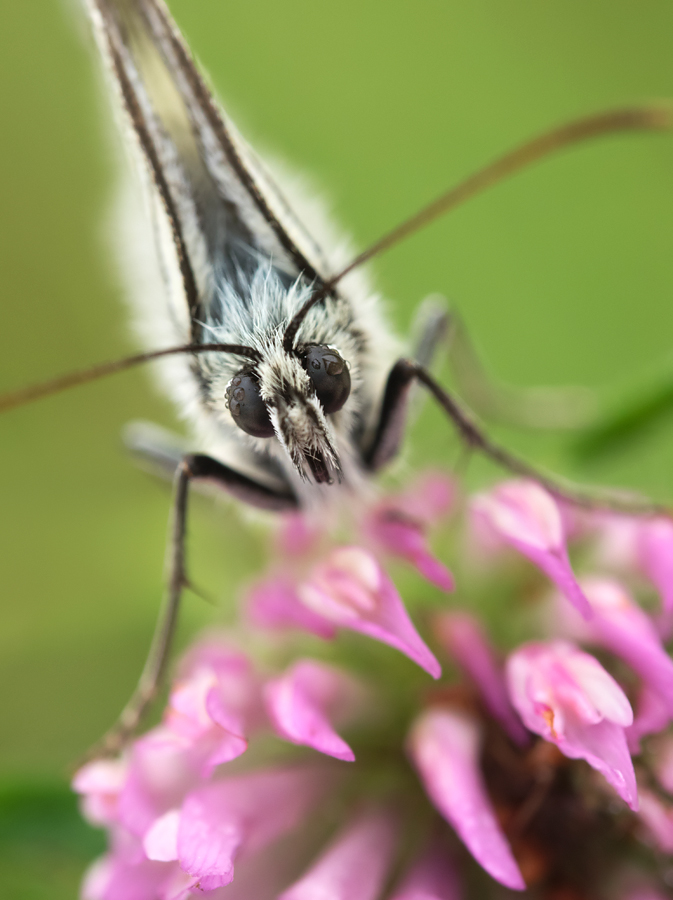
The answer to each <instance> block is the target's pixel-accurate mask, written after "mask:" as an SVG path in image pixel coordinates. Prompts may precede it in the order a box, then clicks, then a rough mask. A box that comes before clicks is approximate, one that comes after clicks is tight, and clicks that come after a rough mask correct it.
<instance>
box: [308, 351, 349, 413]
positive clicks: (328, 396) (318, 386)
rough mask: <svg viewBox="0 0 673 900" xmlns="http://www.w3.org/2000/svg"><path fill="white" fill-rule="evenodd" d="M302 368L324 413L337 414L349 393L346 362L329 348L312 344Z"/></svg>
mask: <svg viewBox="0 0 673 900" xmlns="http://www.w3.org/2000/svg"><path fill="white" fill-rule="evenodd" d="M304 368H305V369H306V371H307V372H308V376H309V378H310V379H311V381H312V382H313V387H314V388H315V392H316V395H317V397H318V400H320V403H321V405H322V408H323V409H324V410H325V412H326V413H335V412H338V411H339V410H340V409H341V407H342V406H343V405H344V403H345V402H346V400H348V395H349V394H350V392H351V375H350V372H349V371H348V364H347V363H346V360H345V359H342V358H341V356H339V354H338V353H337V351H336V350H332V348H331V347H326V346H324V344H312V345H310V346H309V347H308V348H307V349H306V352H305V355H304Z"/></svg>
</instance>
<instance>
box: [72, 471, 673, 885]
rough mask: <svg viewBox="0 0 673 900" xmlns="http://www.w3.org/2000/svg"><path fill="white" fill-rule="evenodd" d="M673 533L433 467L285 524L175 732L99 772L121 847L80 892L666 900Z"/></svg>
mask: <svg viewBox="0 0 673 900" xmlns="http://www.w3.org/2000/svg"><path fill="white" fill-rule="evenodd" d="M432 529H436V530H437V534H436V535H435V536H433V541H432V547H434V548H435V549H437V551H438V552H437V555H435V553H434V552H433V550H432V549H431V544H430V540H429V534H430V531H431V530H432ZM610 535H612V536H613V539H614V541H615V546H617V545H618V546H619V547H620V548H621V552H620V553H618V554H616V556H618V557H619V558H618V559H616V558H615V555H613V557H612V558H611V557H610V553H609V552H608V551H609V549H610V548H609V542H610V539H611V538H610ZM672 536H673V523H671V522H669V521H668V520H666V519H664V518H662V517H660V518H659V519H656V520H638V519H627V518H626V517H623V516H616V515H608V514H605V513H594V512H589V513H587V512H580V511H577V510H573V509H572V508H568V507H566V506H565V505H564V506H562V505H561V504H560V503H559V502H558V501H557V500H556V499H555V498H554V497H552V496H551V495H550V494H549V493H547V492H546V491H545V490H544V489H543V488H542V487H540V486H539V485H538V484H536V483H533V482H530V481H525V480H519V481H508V482H505V483H503V484H500V485H496V487H495V488H494V489H493V490H491V491H489V492H483V493H481V494H478V495H477V496H475V497H473V498H471V499H469V498H468V499H467V501H463V500H462V499H461V497H460V492H459V490H458V487H457V485H456V484H455V483H454V482H453V481H451V480H450V479H448V478H445V477H443V476H442V475H439V474H437V473H431V474H429V475H427V476H426V477H425V478H423V479H422V480H421V481H419V482H418V483H417V484H416V485H412V486H411V487H410V488H409V489H407V490H405V491H403V492H401V493H399V494H396V495H390V496H387V497H384V498H383V499H380V500H375V501H368V500H362V499H361V500H360V501H359V502H358V503H353V504H352V506H351V507H350V508H348V509H344V510H341V511H340V512H339V514H338V515H336V514H335V516H334V517H333V518H332V520H331V521H330V526H329V528H328V527H325V526H324V525H323V524H321V523H318V522H316V521H315V520H313V519H312V518H311V517H310V516H309V515H308V514H306V515H296V514H293V515H290V516H287V517H286V518H285V519H284V520H283V521H282V523H281V526H280V528H279V530H278V532H277V534H276V535H275V541H274V546H275V549H274V550H273V551H272V553H271V559H270V562H269V567H268V571H267V572H266V573H264V574H263V575H262V576H261V577H260V578H259V579H258V580H257V581H256V582H255V583H254V584H252V585H249V586H248V587H247V589H246V590H245V596H244V605H243V610H242V615H241V624H240V626H239V627H238V628H237V629H236V630H235V631H232V632H229V633H227V634H224V635H217V634H214V635H210V636H207V637H205V638H203V639H202V640H200V641H198V642H197V643H196V644H195V645H194V646H193V647H192V648H191V650H190V651H189V652H188V653H187V655H186V656H185V658H184V660H183V661H182V663H181V664H180V665H179V666H178V669H177V672H176V676H175V680H174V683H173V685H172V689H171V691H170V695H169V699H168V702H167V706H166V709H165V711H164V714H163V718H162V721H161V723H160V724H159V725H157V726H156V727H154V728H153V729H151V730H150V731H149V732H147V733H146V734H144V735H142V736H140V737H139V738H137V739H136V740H135V741H134V742H133V743H132V744H131V745H130V746H128V747H127V748H126V749H125V750H124V752H123V753H122V754H121V755H120V756H119V757H118V758H116V759H107V760H95V761H93V762H91V763H89V764H87V765H86V766H84V767H83V768H82V769H81V770H80V771H79V772H78V773H77V775H76V777H75V780H74V789H75V790H76V791H77V792H78V793H79V794H81V796H82V812H83V814H84V815H85V816H86V818H87V819H88V820H89V821H90V822H91V823H92V824H94V825H96V826H98V827H103V828H105V829H106V830H107V833H108V838H109V850H108V853H107V854H106V855H105V856H104V857H103V858H102V859H101V860H99V861H97V862H96V863H95V864H94V865H93V866H92V867H91V869H90V870H89V873H88V874H87V876H86V878H85V882H84V885H83V888H82V897H83V898H84V900H183V898H189V897H204V898H212V900H469V898H490V897H493V898H498V897H501V896H502V897H504V896H507V895H509V894H508V891H518V892H523V895H524V896H531V897H536V898H537V897H539V898H549V900H566V898H568V900H582V898H590V897H591V898H594V897H598V898H601V900H603V898H604V900H646V898H647V900H657V898H658V900H661V898H662V897H664V896H666V884H667V880H668V878H669V872H670V870H669V868H668V867H667V864H666V855H667V854H670V853H672V852H673V733H670V732H668V730H667V729H668V727H669V724H670V722H671V720H672V719H673V662H672V661H671V659H670V657H669V656H668V653H667V651H666V646H665V640H666V635H667V630H666V627H665V626H666V622H665V621H664V619H662V615H661V613H657V614H655V615H654V616H652V615H650V614H649V613H648V612H647V611H646V608H645V607H644V606H641V605H640V603H639V602H638V597H639V596H642V597H643V598H645V599H647V584H648V583H649V584H651V585H652V586H653V587H654V588H655V590H657V591H658V592H659V593H660V596H661V611H662V612H663V613H666V612H667V611H670V609H671V600H670V598H671V596H673V594H672V593H671V591H672V590H673V581H672V580H671V575H670V573H671V572H673V564H671V559H672V558H673V557H672V556H671V555H670V554H669V543H671V541H672V540H673V538H672ZM466 542H467V543H468V544H470V543H471V545H472V546H471V549H470V548H468V550H469V552H468V551H467V550H466ZM575 545H576V546H577V548H578V550H579V551H581V554H580V556H578V557H577V558H578V559H579V558H581V559H583V560H584V563H583V565H578V564H577V562H575V563H571V556H572V557H573V558H574V553H575ZM625 547H626V548H627V549H628V548H630V549H629V552H628V553H625V552H624V548H625ZM613 549H614V548H613ZM671 549H673V543H672V544H671ZM515 555H518V556H519V557H520V564H519V565H517V566H512V565H509V564H508V561H507V557H508V556H515ZM470 560H471V562H470ZM475 560H476V561H477V567H478V568H479V570H480V572H479V573H478V576H479V577H475V573H474V567H475ZM447 561H450V564H451V570H449V568H448V567H447ZM453 572H455V573H456V574H455V576H454V574H452V573H453ZM616 573H618V574H619V576H620V578H621V579H622V580H619V581H618V580H616ZM419 576H420V577H419ZM396 582H397V583H398V584H400V585H402V586H403V587H402V588H401V589H400V588H398V587H397V586H396ZM549 582H551V587H550V584H549ZM454 588H455V589H456V594H455V595H453V594H451V593H450V592H452V591H453V590H454ZM442 665H443V666H444V669H445V671H444V673H442Z"/></svg>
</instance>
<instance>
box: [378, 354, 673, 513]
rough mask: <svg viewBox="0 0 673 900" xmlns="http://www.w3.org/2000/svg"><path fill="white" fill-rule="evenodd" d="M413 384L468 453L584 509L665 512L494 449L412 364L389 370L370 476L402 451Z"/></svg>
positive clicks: (424, 372)
mask: <svg viewBox="0 0 673 900" xmlns="http://www.w3.org/2000/svg"><path fill="white" fill-rule="evenodd" d="M414 381H418V382H419V383H420V384H422V385H423V386H424V387H425V388H426V389H427V390H428V391H429V393H430V394H431V396H432V397H434V399H435V400H436V401H437V403H438V404H439V405H440V406H441V407H442V409H443V410H444V412H445V413H446V415H447V416H448V418H449V419H450V420H451V422H452V424H453V426H454V427H455V429H456V430H457V432H458V434H459V436H460V438H461V440H462V442H463V444H464V446H465V447H466V448H468V449H469V450H475V451H477V452H479V453H481V454H482V455H484V456H486V457H488V458H489V459H490V460H491V461H492V462H494V463H495V464H496V465H498V466H499V467H500V468H502V469H505V470H506V471H507V472H509V473H510V474H512V475H516V476H518V477H520V478H530V479H532V480H534V481H537V483H538V484H540V485H541V486H542V487H544V488H546V489H547V490H548V491H549V493H550V494H552V495H553V496H555V497H557V498H558V499H561V500H564V501H567V502H569V503H573V504H575V505H576V506H580V507H584V508H589V509H611V510H618V511H624V512H628V513H630V514H634V515H652V514H656V513H657V512H661V511H663V509H664V508H663V507H662V506H660V505H658V504H653V503H651V502H649V501H647V500H645V499H644V498H641V497H638V496H637V495H625V494H624V493H623V492H614V491H599V492H596V491H593V492H589V491H587V490H584V489H582V488H581V487H577V486H575V485H572V484H570V483H568V482H564V481H563V480H561V479H558V478H554V477H552V476H550V475H547V474H546V473H544V472H541V471H540V470H538V469H536V468H535V466H532V465H530V463H528V462H526V461H525V460H523V459H521V458H519V457H518V456H516V455H515V454H513V453H510V452H509V451H508V450H506V449H505V448H504V447H501V446H500V445H499V444H496V443H494V442H493V441H492V440H491V439H490V437H489V436H488V434H487V433H486V432H485V431H483V430H482V428H481V426H480V425H479V424H478V423H477V421H476V419H475V418H474V417H473V416H472V414H471V413H470V411H469V410H468V409H467V408H466V407H465V406H463V404H462V403H461V402H460V401H459V400H458V399H456V398H455V397H453V396H452V395H451V394H450V393H449V392H448V391H446V390H444V388H443V387H442V386H441V385H440V384H439V382H438V381H437V380H436V379H435V378H434V377H433V376H432V375H431V374H430V372H428V370H427V369H426V368H425V367H424V366H422V365H420V363H418V362H416V361H415V360H413V359H400V360H398V361H397V362H396V363H395V365H394V366H393V368H392V369H391V370H390V374H389V376H388V381H387V384H386V388H385V391H384V394H383V401H382V404H381V412H380V415H379V421H378V425H377V428H376V433H375V435H374V439H373V440H372V442H371V444H370V446H369V447H368V448H367V449H366V451H365V452H364V453H363V462H364V464H365V466H366V467H367V468H368V469H369V470H370V471H377V470H378V469H380V468H381V467H382V466H384V465H386V463H388V462H390V461H391V460H392V459H393V458H394V457H395V456H396V454H397V452H398V450H399V447H400V444H401V443H402V439H403V437H404V428H405V424H406V414H407V406H408V401H409V393H410V391H411V388H412V387H413V384H414Z"/></svg>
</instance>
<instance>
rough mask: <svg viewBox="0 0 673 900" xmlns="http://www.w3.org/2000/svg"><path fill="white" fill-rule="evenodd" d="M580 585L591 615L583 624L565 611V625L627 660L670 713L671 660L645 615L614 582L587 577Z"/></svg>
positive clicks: (672, 709) (672, 702)
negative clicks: (591, 609)
mask: <svg viewBox="0 0 673 900" xmlns="http://www.w3.org/2000/svg"><path fill="white" fill-rule="evenodd" d="M582 585H583V588H584V592H585V594H586V596H587V597H588V598H589V600H590V602H591V605H592V608H593V609H594V612H595V616H594V617H593V618H592V620H591V621H590V622H588V623H583V622H579V621H578V620H577V619H573V618H572V613H571V612H570V611H568V614H567V615H566V616H565V617H564V624H565V627H566V628H567V629H568V630H569V631H570V633H572V634H575V635H577V637H579V638H580V639H584V640H588V641H591V642H593V643H596V644H599V645H600V646H602V647H605V648H606V649H607V650H610V651H611V652H612V653H614V654H615V656H619V657H620V658H621V659H623V660H624V662H626V663H628V665H630V666H631V668H632V669H633V670H634V671H635V672H637V673H638V674H639V675H640V677H641V678H642V679H643V681H644V682H645V683H646V684H648V685H649V687H650V688H651V689H652V690H653V691H655V692H656V693H657V694H659V696H660V697H661V698H662V699H663V700H664V702H665V703H666V705H667V707H668V710H669V713H670V714H671V715H673V660H671V658H670V656H669V655H668V653H667V652H666V650H665V649H664V647H663V646H662V643H661V638H660V637H659V634H658V633H657V630H656V629H655V627H654V625H653V624H652V622H651V621H650V619H649V618H648V616H647V614H646V613H645V612H644V611H643V610H642V609H641V608H640V607H639V606H638V604H637V603H636V602H635V601H634V600H633V599H632V598H631V597H630V596H629V594H628V593H627V592H626V591H625V590H624V588H623V587H622V586H621V585H620V584H619V583H618V582H616V581H613V580H611V579H607V578H587V579H584V580H583V582H582Z"/></svg>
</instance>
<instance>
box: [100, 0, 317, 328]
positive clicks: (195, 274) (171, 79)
mask: <svg viewBox="0 0 673 900" xmlns="http://www.w3.org/2000/svg"><path fill="white" fill-rule="evenodd" d="M88 3H89V7H90V10H91V14H92V18H93V21H94V24H95V28H96V32H97V38H98V41H99V43H100V45H101V49H102V51H103V54H104V56H105V57H106V58H107V61H108V64H109V68H110V71H111V73H112V75H113V79H114V82H115V84H116V86H117V88H118V91H119V93H120V95H121V99H122V101H123V105H124V107H125V109H126V112H127V113H128V118H129V120H130V123H131V125H132V129H133V131H134V133H135V135H136V137H137V141H138V143H139V145H140V148H141V150H142V154H143V156H144V159H145V161H146V163H147V166H148V169H149V174H150V176H151V179H152V182H153V184H154V187H155V189H156V192H157V193H158V195H159V198H160V201H161V204H162V206H163V209H164V211H165V214H166V219H167V222H168V226H169V229H170V234H171V238H172V242H173V245H174V248H175V254H176V259H177V264H178V267H179V272H180V279H181V282H182V289H183V291H184V297H185V300H186V303H187V307H188V310H189V321H190V323H191V334H190V336H189V337H190V339H191V340H192V341H194V342H199V341H201V340H207V338H203V337H202V334H201V328H202V323H203V322H204V321H207V320H208V319H210V318H211V317H210V316H209V314H208V313H209V306H210V305H211V303H212V302H213V297H214V293H215V290H216V282H218V281H220V282H222V281H224V282H226V283H227V284H228V285H229V286H230V288H231V289H232V290H233V291H234V292H235V293H237V294H238V295H239V296H244V295H245V292H246V289H247V287H248V286H249V282H250V280H251V278H252V277H253V274H254V271H255V270H256V269H257V268H258V267H259V262H260V259H267V260H269V261H270V264H272V265H273V268H274V270H276V271H277V272H278V273H279V274H280V276H281V277H282V278H283V280H286V281H287V282H288V283H290V282H292V281H294V280H295V279H296V278H297V277H299V276H303V278H304V279H305V280H306V282H307V283H312V284H313V285H315V286H316V287H318V288H319V287H320V285H321V284H322V283H323V282H324V281H325V280H326V279H327V278H328V277H329V274H330V273H329V272H327V271H326V270H325V265H324V262H322V261H321V256H320V254H319V251H318V250H317V248H315V246H314V245H312V243H311V241H310V240H309V239H308V238H307V236H306V234H305V233H304V232H303V231H302V228H301V226H300V224H299V223H298V221H297V220H296V218H295V217H294V215H293V214H292V213H291V211H290V209H289V207H288V206H287V204H286V203H285V202H284V200H283V198H282V196H281V195H280V194H279V192H278V191H277V190H276V189H275V188H274V186H273V184H272V182H271V180H270V179H269V177H268V176H267V175H266V174H265V173H264V172H263V170H262V168H261V167H260V166H259V164H258V163H257V162H256V160H255V159H254V157H253V156H252V154H251V153H250V151H249V150H248V149H247V147H246V146H245V143H244V142H243V141H242V139H241V138H240V137H239V136H238V134H237V133H236V131H235V129H234V128H233V126H232V125H231V123H229V122H227V121H226V119H225V117H224V115H223V113H222V111H221V110H220V109H219V107H218V105H217V103H216V102H215V100H214V98H213V96H212V94H211V92H210V91H209V89H208V87H207V85H206V83H205V81H204V78H203V76H202V75H201V74H200V72H199V71H198V69H197V68H196V65H195V63H194V61H193V59H192V58H191V56H190V53H189V51H188V49H187V46H186V44H185V42H184V40H183V38H182V36H181V35H180V33H179V31H178V29H177V26H176V25H175V23H174V22H173V20H172V18H171V16H170V13H169V12H168V9H167V8H166V6H165V4H164V3H163V2H162V0H88ZM309 256H312V257H313V258H312V259H310V258H309ZM210 339H211V340H212V337H211V338H210Z"/></svg>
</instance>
